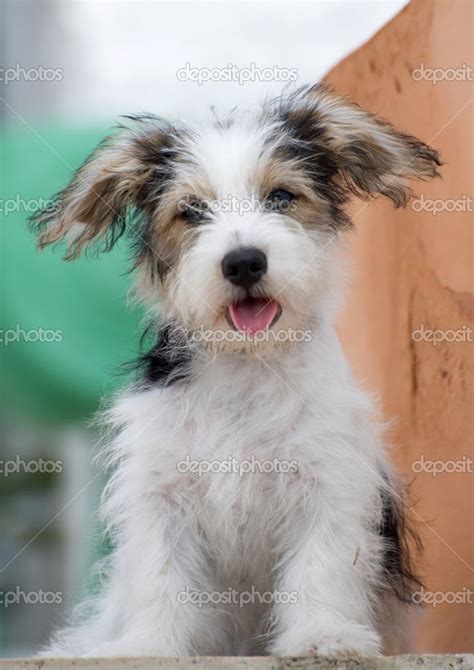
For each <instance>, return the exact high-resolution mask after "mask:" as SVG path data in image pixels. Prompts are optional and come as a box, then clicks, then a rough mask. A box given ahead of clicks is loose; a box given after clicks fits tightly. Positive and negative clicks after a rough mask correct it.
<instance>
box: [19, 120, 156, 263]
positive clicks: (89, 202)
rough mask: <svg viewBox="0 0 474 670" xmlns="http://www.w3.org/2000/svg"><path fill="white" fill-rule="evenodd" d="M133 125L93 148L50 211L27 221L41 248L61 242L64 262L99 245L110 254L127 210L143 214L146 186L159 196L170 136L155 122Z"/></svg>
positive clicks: (40, 212) (123, 226)
mask: <svg viewBox="0 0 474 670" xmlns="http://www.w3.org/2000/svg"><path fill="white" fill-rule="evenodd" d="M133 120H134V121H135V125H134V127H133V128H125V127H121V129H120V130H119V131H118V132H116V133H115V134H113V135H111V136H109V137H108V138H106V139H105V140H104V141H103V142H102V143H101V144H100V145H99V146H98V147H97V149H96V150H95V151H94V152H93V153H92V154H91V155H90V156H89V158H87V159H86V160H85V162H84V163H83V164H82V165H81V166H80V168H79V169H78V170H76V171H75V174H74V177H73V178H72V180H71V182H70V183H69V185H68V186H66V188H65V189H63V190H62V191H61V192H60V193H58V194H57V196H56V199H55V201H54V204H53V206H52V207H47V208H46V209H44V210H42V211H39V212H37V213H36V214H35V215H34V216H33V217H32V218H31V219H30V224H31V227H32V228H33V229H34V230H36V231H37V232H38V233H39V242H38V245H39V247H40V248H43V247H45V246H47V245H48V244H54V243H55V242H59V241H61V240H63V239H64V240H65V241H66V242H67V243H68V248H67V251H66V255H65V259H66V260H71V259H74V258H76V257H77V256H79V254H80V253H81V251H82V250H83V249H84V248H87V247H89V246H91V245H92V244H94V243H97V242H98V241H99V240H102V242H103V245H102V246H103V248H105V250H108V249H110V248H111V247H112V245H113V244H114V242H115V241H116V240H117V239H118V238H119V237H120V236H121V235H122V234H123V232H124V231H125V223H126V218H127V212H128V210H129V208H131V207H134V208H136V209H137V210H139V211H140V210H143V209H144V203H145V202H146V189H147V185H148V184H149V183H150V182H152V183H153V184H154V185H155V190H157V189H158V186H159V183H160V170H161V167H160V166H161V165H162V163H163V158H162V151H163V150H164V149H165V148H166V140H167V137H168V135H167V133H166V132H165V131H164V129H163V128H162V127H160V125H159V123H158V121H159V120H157V119H154V118H152V117H143V118H136V119H133ZM151 200H153V198H151Z"/></svg>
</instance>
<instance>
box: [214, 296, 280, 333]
mask: <svg viewBox="0 0 474 670" xmlns="http://www.w3.org/2000/svg"><path fill="white" fill-rule="evenodd" d="M281 312H282V309H281V305H280V304H279V303H278V302H277V301H276V300H272V299H271V298H250V297H249V298H245V299H244V300H240V301H239V302H235V303H232V304H231V305H229V306H228V307H227V309H226V317H227V321H228V322H229V324H230V325H231V326H232V327H233V328H235V329H236V330H241V331H245V332H247V333H258V332H260V331H262V330H266V329H267V328H270V326H273V324H274V323H276V322H277V321H278V319H279V318H280V316H281Z"/></svg>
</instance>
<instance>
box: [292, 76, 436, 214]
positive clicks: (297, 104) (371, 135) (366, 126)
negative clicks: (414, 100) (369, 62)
mask: <svg viewBox="0 0 474 670" xmlns="http://www.w3.org/2000/svg"><path fill="white" fill-rule="evenodd" d="M285 116H286V121H287V123H288V124H289V125H290V126H291V127H293V128H294V129H295V130H296V135H297V136H298V135H299V136H300V137H302V138H304V141H306V142H310V143H312V144H313V146H314V150H315V151H316V153H317V154H318V155H319V156H321V158H322V159H323V162H325V168H326V175H325V176H326V177H327V178H329V179H332V180H335V181H336V183H338V185H339V186H340V187H341V188H342V190H343V191H346V192H348V193H353V194H355V195H357V196H358V197H361V198H364V199H368V198H370V197H373V196H377V195H384V196H386V197H388V198H390V199H391V200H392V201H393V203H394V205H395V206H396V207H400V206H405V205H406V204H407V202H408V200H409V198H410V197H411V196H412V191H411V189H410V186H409V184H408V181H407V180H408V179H411V178H416V179H430V178H433V177H437V176H439V173H438V170H437V168H438V167H439V166H440V165H441V164H442V163H441V160H440V157H439V154H438V152H437V151H436V150H435V149H432V148H431V147H430V146H428V145H427V144H424V143H423V142H421V141H420V140H418V139H416V138H415V137H412V136H411V135H406V134H404V133H401V132H399V131H397V130H396V129H395V128H394V127H393V126H392V125H391V124H389V123H388V122H386V121H383V120H381V119H379V118H377V117H375V116H374V115H373V114H370V113H369V112H366V111H364V110H363V109H361V108H360V107H359V106H358V105H356V104H354V103H352V102H349V101H348V100H346V99H345V98H340V97H338V96H336V95H334V94H333V93H332V92H331V91H330V90H329V89H328V88H326V87H324V86H322V85H318V86H313V87H311V88H310V89H308V90H306V91H304V92H302V93H301V94H300V95H298V96H296V101H294V102H291V103H290V105H289V106H288V108H287V109H286V111H285Z"/></svg>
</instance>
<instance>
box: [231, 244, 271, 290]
mask: <svg viewBox="0 0 474 670" xmlns="http://www.w3.org/2000/svg"><path fill="white" fill-rule="evenodd" d="M266 271H267V257H266V256H265V254H264V253H263V251H260V249H255V248H253V247H242V248H241V249H236V250H235V251H229V253H228V254H226V255H225V256H224V258H223V259H222V274H223V275H224V277H225V278H226V279H228V280H229V281H230V282H232V284H235V285H236V286H241V287H242V288H250V286H252V284H256V283H257V282H258V281H259V280H260V279H261V278H262V277H263V275H264V274H265V272H266Z"/></svg>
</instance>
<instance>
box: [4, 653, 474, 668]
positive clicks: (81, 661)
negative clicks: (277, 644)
mask: <svg viewBox="0 0 474 670" xmlns="http://www.w3.org/2000/svg"><path fill="white" fill-rule="evenodd" d="M98 668H100V669H101V670H190V669H192V670H251V669H252V668H254V669H255V670H331V669H333V668H337V669H339V670H410V669H411V668H412V669H415V668H416V670H425V669H426V670H428V669H429V670H431V669H433V670H445V669H446V670H461V669H462V670H468V669H469V670H474V654H424V655H417V654H411V655H407V656H378V657H373V656H371V657H362V656H359V657H352V658H339V659H335V658H326V657H324V656H313V657H305V658H292V657H288V658H277V657H275V656H258V657H245V656H238V657H231V656H194V657H191V658H184V657H183V658H154V657H144V658H68V659H62V658H51V659H48V658H41V659H34V658H32V659H18V660H13V659H12V660H0V670H72V669H74V670H97V669H98Z"/></svg>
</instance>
